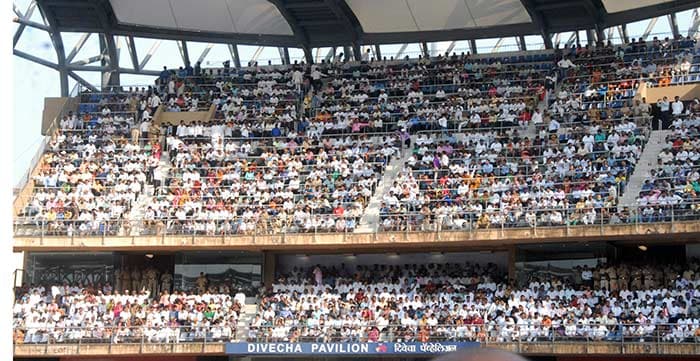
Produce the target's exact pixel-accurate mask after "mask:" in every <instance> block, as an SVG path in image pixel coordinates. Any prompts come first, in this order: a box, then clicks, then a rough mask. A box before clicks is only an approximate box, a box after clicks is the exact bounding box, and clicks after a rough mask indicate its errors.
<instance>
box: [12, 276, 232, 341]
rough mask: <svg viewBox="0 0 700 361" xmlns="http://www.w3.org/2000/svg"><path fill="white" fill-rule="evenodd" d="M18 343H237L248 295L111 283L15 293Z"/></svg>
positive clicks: (34, 287)
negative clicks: (157, 291)
mask: <svg viewBox="0 0 700 361" xmlns="http://www.w3.org/2000/svg"><path fill="white" fill-rule="evenodd" d="M15 297H16V300H15V303H14V307H13V309H12V314H13V330H14V342H15V343H18V344H21V343H77V342H87V343H90V342H93V343H95V342H98V343H134V342H139V343H140V342H152V343H172V342H192V341H198V340H203V339H205V338H207V340H209V341H214V342H221V341H229V340H232V339H234V338H235V335H236V327H237V321H238V316H239V314H240V311H241V307H242V305H243V304H244V303H245V296H244V295H242V294H236V295H233V296H232V295H231V292H230V291H229V290H228V289H226V288H225V287H224V288H220V289H215V288H213V287H212V288H209V289H208V290H206V291H204V292H190V293H186V292H183V291H177V290H176V291H174V292H173V293H170V292H168V291H167V290H165V291H162V292H161V293H160V294H151V293H150V291H147V290H146V288H142V289H141V290H140V291H132V292H130V291H129V290H125V291H123V292H119V291H118V290H115V289H114V288H113V287H112V285H111V284H109V283H106V284H96V285H92V284H90V285H69V284H67V283H66V284H56V285H48V286H40V285H32V286H26V287H22V288H17V289H15Z"/></svg>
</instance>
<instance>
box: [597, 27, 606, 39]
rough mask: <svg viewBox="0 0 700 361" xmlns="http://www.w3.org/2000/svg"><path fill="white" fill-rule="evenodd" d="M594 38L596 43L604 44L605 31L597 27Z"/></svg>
mask: <svg viewBox="0 0 700 361" xmlns="http://www.w3.org/2000/svg"><path fill="white" fill-rule="evenodd" d="M595 36H596V40H597V41H598V42H601V43H602V42H605V30H604V29H603V28H602V27H600V26H598V25H596V27H595Z"/></svg>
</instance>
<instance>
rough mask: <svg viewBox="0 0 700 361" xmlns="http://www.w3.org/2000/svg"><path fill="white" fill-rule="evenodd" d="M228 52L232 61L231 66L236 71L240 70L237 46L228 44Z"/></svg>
mask: <svg viewBox="0 0 700 361" xmlns="http://www.w3.org/2000/svg"><path fill="white" fill-rule="evenodd" d="M228 51H229V52H230V53H231V59H233V65H234V66H235V67H236V69H240V68H241V57H240V56H239V55H238V44H228Z"/></svg>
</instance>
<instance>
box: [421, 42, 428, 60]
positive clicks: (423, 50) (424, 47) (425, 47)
mask: <svg viewBox="0 0 700 361" xmlns="http://www.w3.org/2000/svg"><path fill="white" fill-rule="evenodd" d="M420 50H421V53H423V57H424V58H430V53H429V52H428V44H427V43H426V42H425V41H424V42H422V43H420Z"/></svg>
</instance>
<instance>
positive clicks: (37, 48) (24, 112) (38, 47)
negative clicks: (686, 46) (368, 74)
mask: <svg viewBox="0 0 700 361" xmlns="http://www.w3.org/2000/svg"><path fill="white" fill-rule="evenodd" d="M15 4H16V5H17V8H18V9H19V10H20V11H21V12H23V13H24V11H25V10H26V8H27V5H28V4H29V0H16V1H15ZM691 16H692V10H688V11H684V12H682V13H678V14H677V20H678V27H679V29H680V32H681V33H682V34H684V35H685V34H687V31H688V28H689V27H690V22H691ZM32 20H33V21H36V22H42V20H41V16H40V15H39V11H35V14H34V16H33V17H32ZM649 22H650V21H649V20H643V21H639V22H636V23H632V24H629V25H628V34H629V37H630V38H634V37H638V36H639V35H641V34H643V33H644V30H645V29H646V28H647V25H648V24H649ZM12 25H13V26H12V29H13V32H14V31H16V29H17V27H18V25H17V24H15V23H13V24H12ZM670 32H671V28H670V25H669V22H668V18H667V17H660V18H659V20H658V21H657V22H656V25H655V26H654V27H653V29H652V34H660V35H661V34H663V35H664V36H665V35H666V34H669V33H670ZM572 34H573V33H572V32H567V33H562V34H560V36H559V39H560V41H561V43H562V44H563V43H565V42H566V41H567V40H568V39H569V37H570V36H571V35H572ZM82 35H83V34H80V33H64V34H63V43H64V48H65V51H66V54H68V53H70V51H71V49H72V48H73V46H74V45H75V44H76V43H77V42H78V40H79V39H80V38H81V36H82ZM580 37H581V40H582V42H584V43H585V40H586V39H585V32H580ZM613 42H614V43H618V42H619V35H618V34H617V32H615V33H614V34H613ZM117 43H118V46H119V45H121V51H120V53H119V62H120V65H121V66H122V67H130V64H131V60H130V57H129V52H128V51H127V49H126V46H125V40H124V39H123V38H122V37H117ZM155 44H156V41H155V40H153V39H139V38H137V39H136V40H135V47H136V52H137V54H139V59H142V58H143V57H144V54H146V53H147V52H148V51H149V50H150V49H151V48H152V47H154V45H155ZM496 44H497V39H483V40H477V48H478V50H479V52H480V53H489V52H493V50H494V47H495V45H496ZM526 44H527V47H528V49H529V50H532V49H540V48H542V39H541V38H540V37H539V36H527V37H526ZM449 45H450V42H438V43H434V44H430V45H429V48H430V49H431V51H434V52H436V53H439V52H444V51H445V50H446V49H447V47H448V46H449ZM206 47H207V44H205V43H194V42H188V50H189V54H190V59H191V61H192V62H195V61H196V60H197V59H198V58H199V57H200V55H201V54H202V53H203V51H204V50H205V48H206ZM468 47H469V45H468V41H466V40H464V41H457V42H456V44H455V46H454V48H453V51H454V52H457V53H461V52H463V51H464V52H466V51H468ZM16 48H17V49H18V50H22V51H24V52H26V53H29V54H31V55H35V56H38V57H40V58H43V59H46V60H49V61H51V62H56V53H55V50H54V48H53V45H52V44H51V39H50V38H49V36H48V34H47V33H46V32H44V31H42V30H37V29H33V28H29V27H27V28H25V30H24V33H23V34H22V36H21V38H20V40H19V42H18V44H17V46H16ZM400 48H401V44H394V45H381V52H382V56H386V57H389V56H391V55H394V54H396V52H397V51H398V50H399V49H400ZM238 50H239V54H240V57H241V62H242V63H243V64H244V65H245V63H247V61H248V60H249V59H251V58H252V57H253V56H254V54H255V52H256V50H257V46H245V45H239V47H238ZM328 51H329V48H320V49H313V50H312V55H313V56H314V57H315V58H316V59H318V60H320V59H323V58H324V57H325V55H326V54H327V53H328ZM497 51H501V52H503V51H517V43H516V42H515V38H505V39H504V40H503V41H502V42H501V44H500V47H499V48H498V49H497ZM98 54H99V42H98V38H97V36H96V35H92V36H90V38H89V39H88V41H87V42H86V44H85V45H84V46H83V48H82V50H81V51H80V52H79V53H78V54H76V56H75V57H74V59H73V61H79V60H82V59H87V58H89V57H91V56H95V55H98ZM418 54H419V47H418V44H410V45H409V46H408V47H407V48H406V50H405V51H404V55H409V56H411V57H417V55H418ZM290 57H291V59H292V62H294V60H295V59H298V60H302V58H303V52H302V51H301V49H290ZM268 59H271V60H273V63H276V64H279V63H280V60H279V52H278V50H277V49H276V48H272V47H266V48H264V49H263V50H262V52H261V53H260V54H259V57H258V62H259V63H260V64H265V63H267V60H268ZM225 60H230V53H229V50H228V48H227V46H226V45H224V44H216V45H214V46H213V47H212V49H211V51H210V52H209V53H208V55H207V57H206V58H205V60H204V62H203V66H204V67H215V66H220V65H221V64H222V63H223V61H225ZM92 65H97V63H96V64H92ZM181 65H182V58H181V57H180V54H179V50H178V47H177V43H176V42H174V41H162V42H160V45H159V46H158V47H157V48H156V51H155V52H154V55H153V57H152V58H151V60H150V61H149V62H148V64H147V65H146V67H145V69H147V70H160V69H162V67H163V66H168V67H169V68H177V67H178V66H181ZM13 67H14V69H13V70H14V74H15V77H14V91H15V97H14V119H13V122H14V127H13V145H12V149H13V157H12V158H13V184H15V183H17V182H18V181H19V180H20V179H21V178H22V177H23V176H24V175H25V174H26V173H27V172H28V171H29V170H30V169H29V165H30V162H31V160H32V159H33V158H34V157H35V155H36V154H37V150H38V148H39V145H40V143H41V141H42V139H43V136H42V135H41V119H42V112H43V103H44V98H45V97H56V96H60V83H59V77H58V72H57V71H55V70H53V69H50V68H47V67H44V66H42V65H38V64H34V63H32V62H30V61H27V60H24V59H22V58H19V57H16V56H14V57H13ZM78 75H79V76H81V77H83V78H84V79H86V80H87V81H89V82H91V83H93V84H97V85H99V83H100V74H99V73H97V72H78ZM153 80H155V77H150V76H135V75H124V74H122V75H121V84H122V85H124V86H129V85H149V84H152V83H153ZM74 85H75V81H73V79H69V89H73V86H74Z"/></svg>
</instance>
